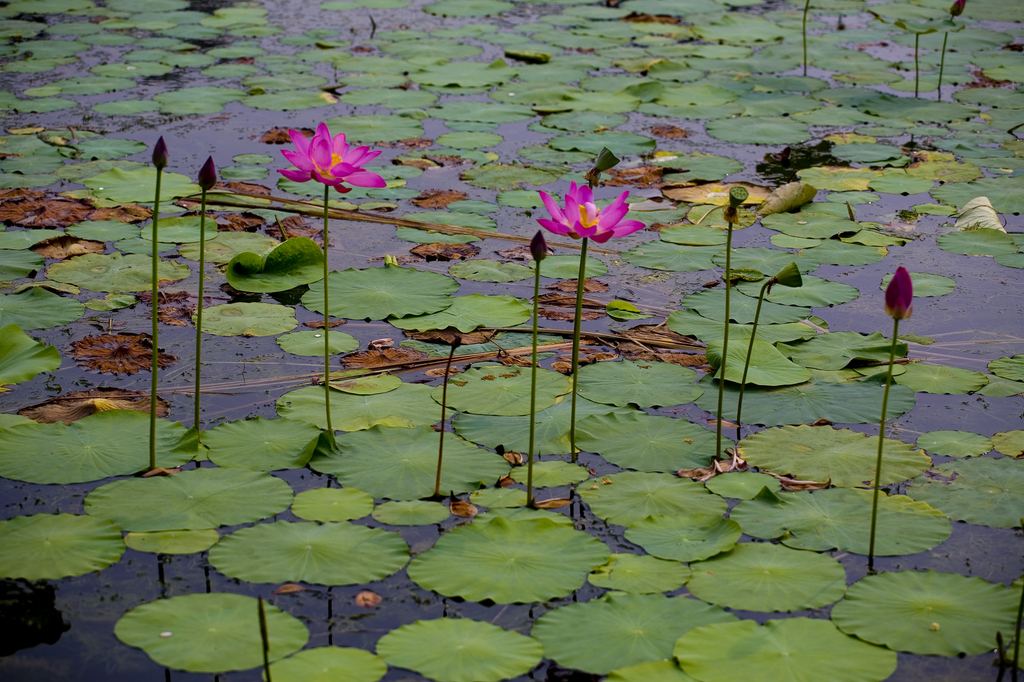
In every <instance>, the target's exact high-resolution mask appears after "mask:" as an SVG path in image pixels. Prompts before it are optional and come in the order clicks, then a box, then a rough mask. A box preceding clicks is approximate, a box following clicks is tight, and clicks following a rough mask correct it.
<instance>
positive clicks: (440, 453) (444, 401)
mask: <svg viewBox="0 0 1024 682" xmlns="http://www.w3.org/2000/svg"><path fill="white" fill-rule="evenodd" d="M458 345H459V344H458V342H457V341H453V342H452V349H451V350H450V351H448V364H446V365H445V366H444V383H443V384H442V385H441V386H442V388H441V434H440V435H441V437H440V438H439V439H438V441H437V478H435V479H434V497H440V496H441V460H442V459H444V421H445V415H446V414H447V412H448V373H449V372H451V371H452V358H453V357H455V349H456V348H457V347H458Z"/></svg>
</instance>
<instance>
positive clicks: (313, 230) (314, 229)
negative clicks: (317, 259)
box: [266, 215, 324, 246]
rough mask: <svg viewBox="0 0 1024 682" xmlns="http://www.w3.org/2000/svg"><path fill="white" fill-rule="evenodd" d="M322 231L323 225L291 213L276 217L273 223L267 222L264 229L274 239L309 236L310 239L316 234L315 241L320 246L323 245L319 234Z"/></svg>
mask: <svg viewBox="0 0 1024 682" xmlns="http://www.w3.org/2000/svg"><path fill="white" fill-rule="evenodd" d="M323 231H324V228H323V225H318V224H316V223H311V222H307V221H306V220H305V218H302V217H301V216H297V215H291V216H288V217H287V218H285V219H284V220H280V219H278V220H276V221H275V222H273V223H267V229H266V233H267V236H269V237H273V238H275V239H291V238H292V237H309V238H310V239H312V238H313V237H314V236H316V237H317V243H318V244H320V246H323V239H322V238H321V237H319V235H320V233H322V232H323Z"/></svg>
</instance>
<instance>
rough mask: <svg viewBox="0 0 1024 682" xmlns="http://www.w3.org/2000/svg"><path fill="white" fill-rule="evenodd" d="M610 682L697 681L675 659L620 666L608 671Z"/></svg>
mask: <svg viewBox="0 0 1024 682" xmlns="http://www.w3.org/2000/svg"><path fill="white" fill-rule="evenodd" d="M607 679H608V682H695V680H694V678H692V677H690V676H689V675H687V674H686V673H684V672H683V671H682V670H681V669H680V668H679V666H678V665H676V663H675V661H651V662H649V663H637V664H636V665H630V666H626V667H625V668H618V669H617V670H612V671H611V672H610V673H608V678H607Z"/></svg>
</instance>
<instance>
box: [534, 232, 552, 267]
mask: <svg viewBox="0 0 1024 682" xmlns="http://www.w3.org/2000/svg"><path fill="white" fill-rule="evenodd" d="M530 254H531V255H532V256H533V260H535V261H537V262H538V263H539V262H541V261H542V260H544V259H545V258H547V255H548V243H547V241H545V240H544V233H543V232H541V231H540V230H537V234H535V235H533V239H531V240H530Z"/></svg>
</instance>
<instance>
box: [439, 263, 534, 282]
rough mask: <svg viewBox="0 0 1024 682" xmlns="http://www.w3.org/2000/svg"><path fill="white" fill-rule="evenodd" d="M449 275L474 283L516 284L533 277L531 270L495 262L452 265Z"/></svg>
mask: <svg viewBox="0 0 1024 682" xmlns="http://www.w3.org/2000/svg"><path fill="white" fill-rule="evenodd" d="M448 272H449V274H451V275H452V276H453V277H458V278H460V279H468V280H472V281H474V282H518V281H519V280H523V279H529V278H530V277H533V270H531V269H530V268H528V267H526V266H524V265H519V264H518V263H502V262H501V261H495V260H467V261H462V262H459V263H454V264H453V265H452V266H451V267H450V268H448Z"/></svg>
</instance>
